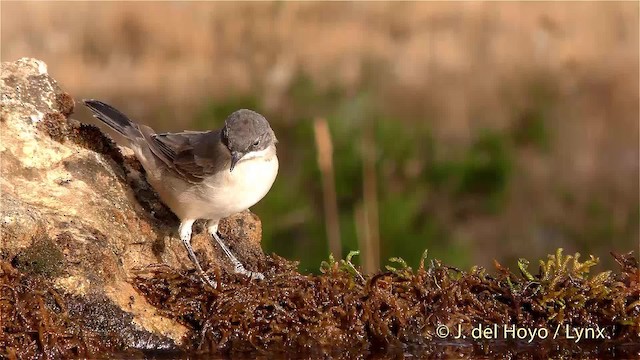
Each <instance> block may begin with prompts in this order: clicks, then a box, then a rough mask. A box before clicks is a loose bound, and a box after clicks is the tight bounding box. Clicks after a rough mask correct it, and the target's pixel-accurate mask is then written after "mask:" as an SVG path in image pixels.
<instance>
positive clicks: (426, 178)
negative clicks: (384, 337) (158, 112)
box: [194, 73, 637, 272]
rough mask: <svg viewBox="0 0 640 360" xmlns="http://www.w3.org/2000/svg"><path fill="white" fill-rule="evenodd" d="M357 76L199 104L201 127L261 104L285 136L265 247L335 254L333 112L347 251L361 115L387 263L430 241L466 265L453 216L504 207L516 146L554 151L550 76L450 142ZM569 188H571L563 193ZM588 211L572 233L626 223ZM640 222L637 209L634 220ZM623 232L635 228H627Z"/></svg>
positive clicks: (296, 255)
mask: <svg viewBox="0 0 640 360" xmlns="http://www.w3.org/2000/svg"><path fill="white" fill-rule="evenodd" d="M360 88H361V90H360V91H359V92H356V93H347V91H346V90H344V89H341V88H340V87H338V86H332V85H329V86H323V87H319V86H316V85H315V84H314V83H313V82H312V81H311V79H310V77H309V76H306V75H305V74H304V73H299V74H298V75H297V77H296V78H295V79H294V81H292V83H291V85H290V87H289V88H288V92H287V94H286V96H285V98H286V101H287V102H286V106H284V107H283V109H280V110H278V111H275V112H274V111H268V110H267V109H266V108H265V106H264V105H263V104H261V102H260V101H259V99H260V98H261V97H260V96H259V94H258V93H256V94H248V95H247V94H241V95H236V96H230V97H228V98H227V99H225V100H224V101H213V100H212V101H210V102H209V103H207V104H204V105H203V107H202V109H201V110H200V111H199V112H198V114H197V115H196V116H195V119H194V123H195V125H196V126H198V127H199V128H207V127H210V126H211V124H212V123H214V124H218V125H219V124H222V122H223V121H224V119H225V117H226V116H227V115H228V114H230V113H231V112H233V111H235V110H237V109H239V108H250V109H254V110H256V111H258V112H261V113H263V114H265V116H266V117H267V118H268V119H270V121H271V124H272V126H273V128H274V131H275V133H276V136H277V137H278V139H279V142H280V144H279V152H278V157H279V159H280V174H279V176H278V178H277V179H276V182H275V184H274V186H273V188H272V189H271V191H270V192H269V194H268V195H267V196H266V197H265V198H264V199H263V200H262V201H261V202H260V203H258V204H257V205H255V206H254V207H253V208H252V210H253V211H254V212H256V213H257V214H258V215H259V216H260V218H261V219H262V224H263V248H264V249H265V251H267V252H275V253H277V254H279V255H281V256H284V257H286V258H289V259H292V260H299V261H300V270H301V271H308V272H317V271H318V267H319V264H320V262H321V261H322V260H323V259H327V257H328V255H329V254H328V244H327V237H326V232H325V226H324V219H323V208H322V187H321V174H320V171H319V168H318V164H317V159H316V145H315V142H314V133H313V131H314V130H313V119H314V118H316V117H323V118H325V119H326V120H327V122H328V124H329V128H330V131H331V136H332V141H333V148H334V152H333V161H334V168H335V174H336V176H335V182H336V192H337V197H338V198H337V203H338V207H339V218H340V231H341V240H342V253H343V254H347V253H349V252H350V251H352V250H356V249H358V241H357V230H356V221H355V215H354V209H355V208H356V207H357V206H358V205H360V204H362V198H363V195H362V194H363V188H362V187H363V185H362V182H363V181H362V180H363V179H362V177H363V171H362V156H361V138H362V136H363V129H364V128H365V126H373V129H374V138H375V143H376V147H377V154H376V159H375V166H376V172H377V173H376V176H377V177H378V179H377V180H378V182H377V183H378V189H377V193H378V208H379V233H380V239H381V240H380V260H381V261H382V262H381V266H383V267H384V265H385V263H384V259H389V258H391V257H401V258H403V259H406V261H407V262H408V263H409V264H410V265H412V266H415V265H417V264H418V261H419V259H420V256H421V254H422V253H423V250H424V249H428V250H429V254H430V256H432V257H434V258H438V259H442V260H443V261H444V262H445V263H449V264H452V265H455V266H459V267H463V268H464V267H469V266H470V265H472V262H473V261H474V260H473V253H472V251H473V247H471V246H469V245H468V241H473V239H462V238H461V237H460V236H456V235H455V228H456V226H457V224H458V223H459V222H464V221H465V219H467V218H469V217H471V216H477V215H481V216H492V217H500V216H501V215H504V213H505V211H508V210H507V209H506V208H505V203H506V201H507V198H508V196H509V187H510V185H511V183H512V180H513V178H514V174H515V173H516V172H517V171H518V167H519V165H520V164H518V161H517V159H518V157H517V153H518V151H520V150H521V149H524V148H527V149H531V148H532V149H533V150H534V151H537V152H538V153H540V154H541V156H546V155H547V154H548V153H549V152H550V151H551V149H552V146H553V136H552V135H553V134H551V133H550V129H549V126H547V124H548V121H549V117H550V114H551V113H552V112H553V110H554V107H555V106H556V105H557V97H558V94H557V91H556V90H555V87H554V84H553V82H552V81H549V80H548V79H545V78H542V80H540V79H538V78H536V79H534V80H532V81H530V82H525V84H524V95H525V97H526V98H527V99H529V101H527V102H526V104H524V105H522V104H520V105H518V104H516V103H514V104H511V105H509V104H508V100H507V106H510V107H511V108H512V112H513V117H514V121H513V124H515V125H514V126H512V127H510V128H508V129H503V130H499V129H493V128H492V129H489V128H483V129H478V130H477V131H475V132H474V134H475V135H472V139H470V142H469V143H468V144H466V145H460V146H459V147H461V149H455V151H450V150H451V149H448V148H447V149H445V148H446V147H447V146H449V144H443V143H441V142H439V141H437V140H436V139H435V138H434V136H433V135H432V130H431V129H430V127H429V124H430V121H429V120H430V119H429V116H423V117H422V118H420V119H415V118H414V119H406V118H402V117H401V116H398V115H397V114H394V113H393V112H391V111H388V110H383V109H382V107H381V106H379V104H380V102H381V101H383V100H384V99H381V98H380V95H379V94H376V93H375V92H373V91H371V90H370V89H375V84H372V83H371V82H369V83H365V84H363V85H362V86H361V87H360ZM445 150H449V151H445ZM571 196H572V195H571V192H570V191H569V192H566V193H565V194H564V195H562V196H560V195H559V197H562V198H563V199H566V198H570V197H571ZM591 207H593V205H590V207H589V208H591ZM585 211H586V212H587V214H588V216H589V219H590V227H589V228H584V229H582V231H580V232H576V230H575V227H574V228H570V227H568V228H565V229H562V231H563V232H564V234H565V235H567V236H568V237H569V238H571V239H574V238H575V239H577V240H576V242H577V243H580V242H581V241H596V242H597V241H603V240H604V241H606V239H609V238H611V237H613V236H616V235H620V233H619V232H615V231H614V230H613V229H612V228H611V221H609V220H608V218H609V217H610V216H611V215H610V213H609V212H607V211H602V209H600V208H598V207H597V206H595V207H594V208H593V209H591V210H589V209H585ZM636 213H637V211H636ZM633 224H634V222H633V220H631V221H630V223H629V224H628V226H632V225H633ZM635 224H637V219H635ZM628 226H626V227H625V228H628ZM587 233H588V234H587ZM626 235H627V236H634V235H633V232H632V231H631V232H630V233H629V234H626ZM596 238H597V239H596ZM508 240H513V241H515V240H516V239H508ZM465 241H467V242H465ZM586 250H587V249H583V251H586ZM607 251H608V250H607ZM498 255H499V254H496V255H495V256H498ZM522 255H524V254H522ZM359 261H360V257H356V258H354V262H355V263H356V264H358V262H359Z"/></svg>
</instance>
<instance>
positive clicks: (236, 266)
mask: <svg viewBox="0 0 640 360" xmlns="http://www.w3.org/2000/svg"><path fill="white" fill-rule="evenodd" d="M207 231H208V232H209V234H210V235H211V236H213V238H214V239H215V240H216V242H217V243H218V245H220V248H222V251H224V253H225V254H226V255H227V257H228V258H229V260H231V263H232V264H233V271H235V272H236V273H237V274H242V275H245V276H248V277H250V278H251V279H254V280H264V275H262V273H259V272H255V271H249V270H247V269H245V268H244V265H242V263H241V262H240V261H239V260H238V259H237V258H236V257H235V255H233V253H232V252H231V250H229V248H228V247H227V245H225V244H224V242H223V241H222V239H221V238H220V234H218V222H217V221H213V220H210V221H209V222H208V223H207Z"/></svg>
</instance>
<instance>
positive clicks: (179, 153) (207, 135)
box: [148, 131, 230, 182]
mask: <svg viewBox="0 0 640 360" xmlns="http://www.w3.org/2000/svg"><path fill="white" fill-rule="evenodd" d="M149 140H151V141H148V143H149V147H150V149H151V151H152V152H153V153H154V155H156V156H157V157H158V158H160V160H162V161H163V162H164V163H166V164H167V165H168V166H169V167H170V168H171V169H173V170H174V171H176V172H177V173H179V174H180V175H182V176H183V177H184V178H185V179H186V180H188V181H191V182H202V181H203V180H204V179H205V178H206V177H207V176H210V175H213V174H214V173H216V172H217V171H219V170H221V169H223V168H224V167H225V166H226V165H227V164H228V163H229V161H230V160H229V159H230V155H229V154H228V150H226V148H225V147H224V145H223V144H222V142H221V141H220V132H219V131H209V132H195V131H185V132H180V133H163V134H153V135H151V136H150V139H149Z"/></svg>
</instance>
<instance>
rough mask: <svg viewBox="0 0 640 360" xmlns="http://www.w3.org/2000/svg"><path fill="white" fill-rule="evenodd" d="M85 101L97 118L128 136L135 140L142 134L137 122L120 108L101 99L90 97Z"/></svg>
mask: <svg viewBox="0 0 640 360" xmlns="http://www.w3.org/2000/svg"><path fill="white" fill-rule="evenodd" d="M83 101H84V104H85V106H86V107H88V108H89V109H91V111H93V113H94V115H93V116H94V117H95V118H96V119H98V120H100V121H102V122H103V123H105V124H106V125H107V126H109V127H110V128H112V129H113V130H115V131H117V132H118V133H120V134H122V135H124V136H125V137H126V138H128V139H130V140H133V139H135V138H138V137H141V136H142V134H141V133H140V130H139V129H138V126H137V125H136V123H134V122H133V121H131V120H129V118H128V117H127V115H125V114H123V113H121V112H120V110H118V109H116V108H114V107H113V106H111V105H109V104H105V103H103V102H102V101H99V100H93V99H89V100H83Z"/></svg>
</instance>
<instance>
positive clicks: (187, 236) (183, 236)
mask: <svg viewBox="0 0 640 360" xmlns="http://www.w3.org/2000/svg"><path fill="white" fill-rule="evenodd" d="M194 221H195V220H184V221H182V222H181V223H180V227H179V228H178V232H179V233H180V240H182V243H183V244H184V247H185V248H186V249H187V253H189V258H190V259H191V261H192V262H193V263H194V264H195V265H196V269H198V272H200V275H201V276H202V280H203V281H204V282H206V283H207V284H209V285H211V287H213V288H214V289H215V288H217V287H218V283H216V282H215V281H212V280H211V279H209V277H208V276H207V274H205V273H204V270H202V267H201V266H200V262H198V259H197V258H196V254H195V253H194V252H193V248H192V247H191V227H192V226H193V223H194Z"/></svg>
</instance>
